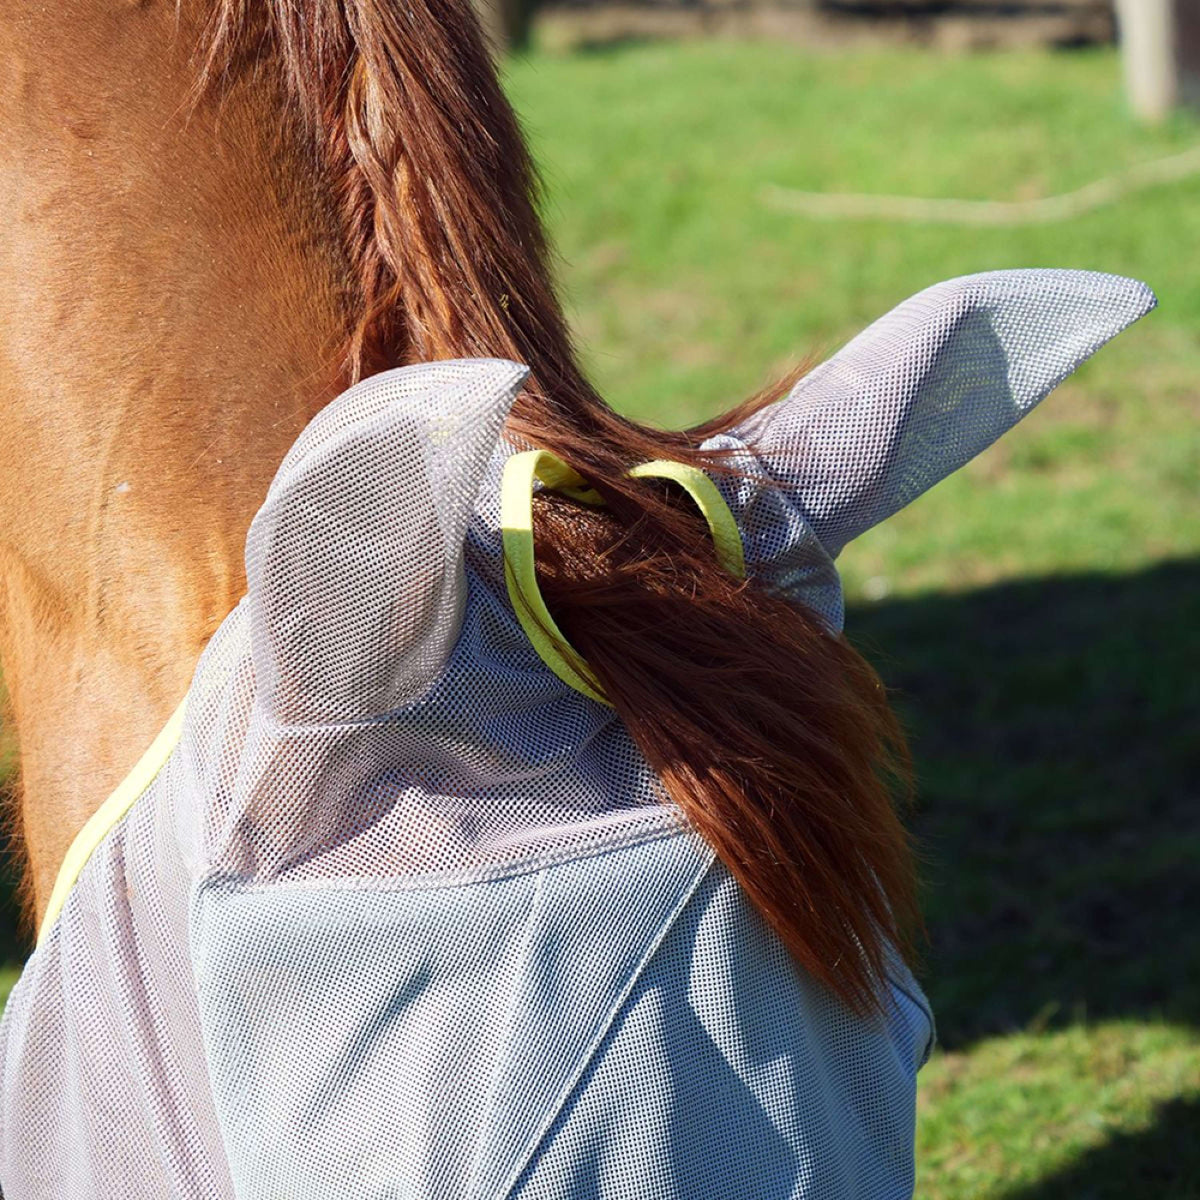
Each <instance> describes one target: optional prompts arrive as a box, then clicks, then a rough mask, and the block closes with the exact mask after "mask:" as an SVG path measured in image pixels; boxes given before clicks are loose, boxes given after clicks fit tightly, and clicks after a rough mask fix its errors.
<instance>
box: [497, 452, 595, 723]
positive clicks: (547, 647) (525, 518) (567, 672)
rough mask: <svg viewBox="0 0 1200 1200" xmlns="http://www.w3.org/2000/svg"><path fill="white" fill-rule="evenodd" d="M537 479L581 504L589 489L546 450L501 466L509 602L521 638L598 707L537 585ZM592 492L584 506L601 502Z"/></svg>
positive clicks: (590, 679)
mask: <svg viewBox="0 0 1200 1200" xmlns="http://www.w3.org/2000/svg"><path fill="white" fill-rule="evenodd" d="M535 478H536V479H540V480H541V481H542V482H543V483H544V484H546V486H547V487H552V488H554V489H555V490H556V491H558V490H562V491H565V490H566V489H567V488H570V489H572V490H573V491H574V493H575V496H576V498H577V499H581V500H583V499H584V497H585V495H586V494H587V492H588V491H590V489H588V487H587V484H586V482H585V481H584V480H583V479H582V478H581V477H580V476H579V475H577V474H576V473H575V472H574V471H572V470H571V468H570V467H568V466H567V464H566V463H564V462H563V461H562V459H560V458H559V457H558V456H557V455H556V454H552V453H551V452H550V451H549V450H524V451H522V452H521V453H520V454H514V455H513V456H512V457H511V458H510V459H509V460H508V462H506V463H505V464H504V479H503V481H502V482H501V484H500V525H501V528H502V531H503V535H502V536H503V539H504V582H505V583H506V584H507V585H508V598H509V600H510V601H511V602H512V606H513V611H514V612H515V613H516V614H517V620H518V621H520V622H521V628H522V629H523V630H525V636H526V637H527V638H529V641H530V643H531V644H532V646H533V648H534V649H535V650H536V651H537V653H538V657H539V658H540V659H541V660H542V662H544V663H545V664H546V666H548V667H549V668H550V670H552V671H553V672H554V673H555V675H557V676H558V677H559V679H561V680H562V681H563V683H565V684H566V685H567V686H568V687H572V688H574V689H575V690H576V691H577V692H582V693H583V694H584V695H585V696H587V697H588V698H589V699H591V700H595V701H596V702H597V703H599V704H608V701H607V700H605V698H604V693H603V692H602V691H601V690H600V684H599V683H598V682H597V681H596V679H595V678H594V676H593V675H592V673H591V671H589V670H588V666H587V663H585V662H584V661H583V659H582V658H581V657H580V655H579V654H577V653H576V652H575V651H574V650H573V649H572V648H571V643H570V642H568V641H567V639H566V638H565V637H564V636H563V632H562V630H561V629H559V627H558V626H557V625H556V624H555V623H554V618H553V617H552V616H551V615H550V610H549V609H548V608H547V607H546V602H545V601H544V600H543V599H542V592H541V589H540V588H539V587H538V581H537V569H536V565H535V558H534V552H533V481H534V479H535ZM591 494H592V495H593V496H595V500H594V501H593V500H591V499H586V500H584V502H585V503H596V502H597V501H598V502H599V503H601V504H602V503H603V500H602V499H601V498H600V496H599V494H598V493H595V492H592V493H591ZM610 707H611V706H610Z"/></svg>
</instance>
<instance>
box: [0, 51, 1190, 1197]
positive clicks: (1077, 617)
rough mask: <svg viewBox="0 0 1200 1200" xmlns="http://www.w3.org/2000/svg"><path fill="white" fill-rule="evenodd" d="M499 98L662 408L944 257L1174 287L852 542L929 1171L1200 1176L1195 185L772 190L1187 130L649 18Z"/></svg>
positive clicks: (1109, 69)
mask: <svg viewBox="0 0 1200 1200" xmlns="http://www.w3.org/2000/svg"><path fill="white" fill-rule="evenodd" d="M509 87H510V92H511V94H512V96H513V97H514V99H515V101H516V103H517V106H518V108H519V110H520V112H521V113H522V116H523V118H524V121H525V124H526V126H527V129H528V131H529V133H530V135H531V138H532V141H533V144H534V148H535V152H536V154H537V157H538V160H539V162H540V163H541V165H542V168H543V171H544V174H545V177H546V181H547V189H548V190H547V200H546V212H547V217H548V219H549V221H550V225H551V228H552V231H553V234H554V237H555V239H556V241H557V244H558V246H559V249H560V251H561V254H562V268H561V275H562V282H563V285H564V288H565V291H566V293H567V294H568V296H569V300H570V304H571V307H572V311H573V315H574V319H575V323H576V327H577V329H578V332H579V337H580V341H581V343H582V346H583V348H584V351H585V355H586V357H587V360H588V361H589V363H590V364H591V366H592V368H593V371H594V374H595V377H596V379H597V380H598V382H599V383H600V384H601V385H602V387H603V389H604V390H605V392H606V394H607V395H608V396H609V398H610V399H611V400H612V402H613V403H614V404H615V405H616V406H617V407H619V408H621V409H623V410H624V411H626V412H629V413H631V414H636V415H638V416H640V417H642V418H644V419H648V420H652V421H655V422H657V423H661V424H681V423H685V422H689V421H692V420H695V419H697V418H699V417H701V416H704V415H707V414H709V413H712V412H714V411H715V410H717V409H719V408H721V407H722V406H724V405H726V404H728V403H731V402H732V401H734V400H736V399H739V398H740V397H742V396H743V395H745V394H746V393H748V392H750V391H752V390H754V389H756V388H757V387H758V386H760V385H761V384H762V383H763V382H765V381H766V380H767V379H768V378H769V377H770V376H772V375H773V374H776V373H778V372H780V371H782V370H783V369H785V368H786V367H788V366H790V365H791V364H792V363H794V362H796V361H797V360H800V359H803V358H804V357H806V356H807V355H809V354H812V353H816V354H821V355H823V354H825V353H827V352H828V351H830V350H832V349H834V348H836V346H837V345H838V344H840V343H841V342H842V341H843V340H844V339H845V338H846V337H848V336H849V335H850V334H852V333H853V332H855V331H856V330H857V329H858V328H860V327H861V326H862V325H863V324H865V323H866V322H867V321H869V320H871V319H872V318H873V317H875V316H878V315H880V314H881V313H882V312H884V311H885V310H886V309H888V308H889V307H890V306H892V305H893V304H895V303H897V302H898V301H900V300H902V299H903V298H904V297H905V296H907V295H909V294H911V293H913V292H915V291H917V290H919V289H920V288H922V287H924V286H926V285H927V284H930V283H933V282H935V281H937V280H940V279H944V278H947V277H950V276H953V275H958V274H963V273H967V272H972V271H979V270H986V269H991V268H1000V267H1015V266H1071V267H1087V268H1092V269H1098V270H1106V271H1114V272H1119V273H1124V274H1130V275H1136V276H1138V277H1139V278H1142V279H1145V280H1146V281H1147V282H1149V283H1150V284H1151V285H1152V286H1153V287H1154V288H1155V289H1156V290H1157V291H1158V294H1159V296H1160V299H1161V301H1162V307H1161V309H1160V310H1159V311H1158V312H1157V313H1155V314H1154V315H1153V316H1151V317H1150V318H1148V319H1147V320H1146V321H1145V322H1143V323H1142V324H1141V325H1139V326H1137V327H1135V329H1134V330H1133V331H1131V332H1130V333H1128V334H1126V335H1124V336H1123V337H1122V338H1121V339H1119V340H1118V342H1117V343H1115V344H1114V345H1113V346H1112V347H1110V348H1108V349H1106V350H1105V351H1103V352H1102V353H1101V354H1100V355H1098V356H1097V358H1096V359H1095V360H1094V362H1093V363H1092V364H1090V365H1089V366H1087V367H1086V368H1085V369H1084V370H1082V371H1081V372H1080V373H1079V374H1078V375H1077V376H1076V377H1075V378H1074V379H1073V380H1072V381H1070V382H1069V383H1068V384H1067V385H1066V386H1064V387H1063V388H1062V389H1061V390H1060V392H1059V393H1058V394H1057V395H1056V396H1055V397H1054V398H1053V399H1051V400H1050V401H1049V402H1048V403H1047V405H1046V406H1045V407H1044V408H1043V409H1041V410H1039V412H1038V413H1037V414H1036V415H1035V416H1034V417H1032V418H1031V420H1030V421H1028V422H1026V423H1025V424H1024V425H1022V426H1021V427H1020V428H1018V429H1017V430H1015V431H1014V432H1013V433H1012V434H1010V435H1009V436H1008V437H1006V439H1005V440H1004V441H1003V443H1001V444H1000V445H998V446H996V447H994V448H993V449H992V450H990V451H988V452H987V453H986V454H985V455H983V456H982V457H981V458H980V459H978V460H976V462H975V463H973V464H972V465H971V466H970V467H969V468H967V469H966V470H964V471H963V472H961V473H960V474H959V475H958V476H956V477H955V478H953V479H951V480H949V481H947V482H946V483H945V484H943V485H941V486H939V487H938V488H937V489H935V490H934V491H933V492H931V493H930V494H929V495H928V496H926V497H924V498H923V499H922V500H920V501H918V502H917V503H916V504H914V505H912V506H911V507H910V508H909V509H908V510H906V511H905V512H903V513H901V514H900V515H899V516H897V517H896V518H894V519H893V520H892V521H890V522H889V523H888V524H887V525H886V526H884V527H881V528H879V529H877V530H875V531H873V532H872V533H870V534H868V535H867V536H866V537H864V538H863V539H861V541H860V542H859V543H856V544H855V545H853V546H851V547H850V548H849V549H848V550H847V551H846V553H845V555H844V557H843V559H842V567H843V572H844V576H845V579H846V583H847V592H848V597H849V600H850V612H849V616H848V622H847V625H848V630H849V632H850V634H851V636H852V638H853V639H854V640H856V642H857V643H858V644H859V645H860V646H861V647H862V648H863V649H864V650H866V651H867V653H869V654H870V655H871V656H872V657H873V659H874V660H875V661H876V663H877V665H878V666H879V668H880V670H881V671H882V673H883V674H884V676H885V678H886V679H887V681H888V683H889V684H890V685H891V686H892V687H893V688H895V689H896V693H897V699H898V703H899V704H900V706H901V708H902V711H903V712H904V714H905V718H906V720H907V723H908V725H909V728H910V730H911V734H912V739H913V745H914V749H915V753H916V755H917V759H918V765H919V773H920V781H921V800H920V806H919V810H918V811H917V812H916V813H915V814H914V825H915V827H916V829H917V832H918V834H919V836H920V838H921V842H922V846H923V853H924V856H925V859H926V862H927V866H926V872H925V874H926V878H927V881H928V882H927V894H926V911H927V913H928V916H929V926H930V945H929V951H928V955H927V961H926V964H925V967H924V971H923V978H924V980H925V982H926V985H927V989H928V991H929V993H930V996H931V998H932V1000H933V1002H934V1006H935V1009H936V1011H937V1013H938V1017H939V1027H940V1034H941V1048H940V1049H939V1051H938V1052H937V1054H936V1056H935V1058H934V1060H933V1061H932V1062H931V1063H930V1065H929V1066H928V1067H927V1068H926V1070H925V1071H924V1072H923V1074H922V1095H921V1119H920V1132H919V1141H920V1149H919V1152H920V1159H919V1170H920V1178H919V1186H918V1195H919V1196H921V1197H924V1198H928V1200H965V1198H970V1200H976V1198H981V1200H1000V1198H1004V1200H1051V1198H1054V1200H1058V1198H1059V1197H1071V1200H1092V1198H1104V1200H1107V1198H1110V1197H1111V1198H1113V1200H1116V1198H1117V1197H1120V1198H1121V1200H1129V1198H1141V1197H1153V1198H1155V1200H1160V1198H1166V1200H1184V1198H1186V1197H1200V932H1198V930H1197V922H1196V914H1197V912H1200V887H1198V884H1197V880H1198V876H1200V865H1198V863H1200V804H1198V803H1197V801H1198V799H1200V797H1198V796H1197V791H1198V788H1197V782H1196V781H1197V780H1200V749H1198V746H1200V741H1198V739H1197V736H1196V734H1197V718H1198V715H1200V682H1198V679H1200V673H1198V672H1197V669H1196V667H1197V664H1198V663H1200V523H1198V522H1197V520H1196V515H1197V513H1196V510H1197V505H1196V497H1197V490H1198V487H1200V422H1198V421H1197V417H1198V415H1200V388H1198V385H1197V380H1198V379H1200V273H1198V272H1197V270H1196V261H1197V248H1198V247H1200V179H1197V180H1195V181H1189V182H1183V183H1175V184H1170V185H1164V186H1160V187H1156V188H1153V189H1151V190H1147V191H1145V192H1142V193H1139V194H1138V195H1136V196H1131V197H1128V198H1126V199H1125V200H1123V201H1122V202H1120V203H1119V204H1116V205H1114V206H1112V207H1110V208H1106V209H1104V210H1101V211H1098V212H1095V213H1092V214H1089V215H1087V216H1084V217H1081V218H1078V219H1076V220H1073V221H1071V222H1069V223H1063V224H1056V225H1044V226H1037V227H1026V228H1002V229H963V228H949V227H941V226H937V225H905V226H897V225H892V224H887V223H884V222H879V221H846V222H841V223H833V222H820V221H815V220H811V219H806V218H801V217H798V216H795V215H791V214H785V213H781V212H778V211H775V210H773V209H772V208H770V207H769V206H768V205H767V204H766V203H765V202H764V200H763V195H762V193H763V189H764V186H765V185H767V184H775V185H780V186H785V187H793V188H805V189H822V190H831V191H832V190H844V191H856V192H890V193H899V194H909V195H917V196H930V197H937V196H945V197H963V198H972V197H975V198H991V199H1021V198H1033V197H1037V196H1042V195H1051V194H1055V193H1058V192H1062V191H1066V190H1070V189H1072V188H1076V187H1079V186H1081V185H1083V184H1085V183H1087V182H1089V181H1090V180H1092V179H1095V178H1097V177H1099V176H1102V175H1105V174H1107V173H1109V172H1110V171H1113V170H1117V169H1122V168H1125V167H1129V166H1131V165H1134V164H1138V163H1142V162H1146V161H1148V160H1150V159H1153V158H1155V157H1158V156H1162V155H1166V154H1171V153H1174V152H1177V151H1181V150H1184V149H1187V148H1188V147H1191V146H1193V145H1197V144H1200V124H1197V123H1196V122H1195V121H1192V120H1189V119H1184V118H1180V119H1178V120H1177V121H1175V122H1174V123H1172V124H1169V125H1167V126H1166V127H1164V128H1162V129H1159V130H1156V131H1147V130H1144V129H1140V128H1138V127H1136V126H1135V125H1134V124H1132V123H1131V122H1130V121H1129V120H1128V119H1127V118H1126V116H1125V115H1124V112H1123V109H1122V104H1121V96H1120V90H1119V82H1118V67H1117V62H1116V60H1115V57H1114V56H1113V55H1112V54H1111V53H1109V52H1086V53H1070V54H1061V55H1049V54H1032V53H1022V54H1014V55H1004V56H994V57H973V58H936V57H933V56H929V55H925V54H922V53H919V52H916V51H911V52H898V51H888V52H886V53H885V52H879V53H873V54H859V55H855V56H854V57H845V56H839V55H822V56H815V55H807V54H805V53H804V52H802V51H801V50H798V49H796V48H794V47H786V46H770V45H755V46H749V45H736V44H720V43H718V44H705V43H695V44H688V45H649V44H647V45H630V46H624V47H618V48H614V49H607V50H596V51H592V52H580V53H575V54H571V55H563V56H556V55H550V54H534V55H532V56H530V57H529V58H528V59H526V60H523V61H520V62H517V63H515V64H513V66H512V67H511V69H510V72H509ZM6 986H7V981H5V980H4V979H3V978H0V991H2V990H3V989H4V988H5V987H6Z"/></svg>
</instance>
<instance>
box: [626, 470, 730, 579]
mask: <svg viewBox="0 0 1200 1200" xmlns="http://www.w3.org/2000/svg"><path fill="white" fill-rule="evenodd" d="M629 474H630V475H632V476H633V477H634V478H635V479H670V480H672V481H673V482H675V483H677V484H679V486H680V487H681V488H683V489H684V491H686V492H687V494H688V495H689V496H691V498H692V499H693V500H694V501H695V502H696V507H697V508H698V509H699V510H700V514H701V516H703V517H704V520H705V521H706V522H707V523H708V528H709V531H710V532H711V534H712V540H713V546H714V547H715V548H716V551H717V560H718V561H719V562H720V564H721V566H723V567H724V568H725V570H727V571H728V572H729V573H730V575H736V576H737V577H738V578H739V579H744V578H745V576H746V554H745V551H744V550H743V549H742V532H741V530H740V529H738V525H737V521H736V520H735V519H734V515H733V513H731V512H730V511H729V505H728V504H726V503H725V497H724V496H722V495H721V493H720V492H719V491H718V490H717V485H716V484H715V483H713V481H712V480H711V479H709V477H708V476H707V475H706V474H705V473H704V472H703V471H702V470H700V468H699V467H692V466H688V465H687V464H686V463H680V462H673V461H671V460H670V459H665V458H664V459H656V460H655V461H654V462H647V463H641V464H639V465H638V466H636V467H632V468H631V469H630V471H629Z"/></svg>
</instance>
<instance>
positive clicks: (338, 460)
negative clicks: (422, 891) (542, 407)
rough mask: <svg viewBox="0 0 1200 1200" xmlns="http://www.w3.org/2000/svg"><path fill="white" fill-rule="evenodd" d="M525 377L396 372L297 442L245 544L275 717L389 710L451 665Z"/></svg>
mask: <svg viewBox="0 0 1200 1200" xmlns="http://www.w3.org/2000/svg"><path fill="white" fill-rule="evenodd" d="M527 373H528V369H527V368H525V367H522V366H520V365H518V364H516V363H511V362H506V361H502V360H495V359H482V360H461V361H451V362H442V363H436V364H431V365H422V366H419V367H408V368H400V369H399V370H397V371H393V372H390V373H388V376H387V377H386V378H384V377H380V376H375V377H374V378H372V379H371V380H369V381H368V382H367V384H366V385H360V386H359V387H358V388H354V389H352V390H351V391H349V392H347V393H346V394H345V395H344V396H342V397H340V398H339V399H338V400H336V401H335V402H334V403H333V404H331V405H330V406H329V407H328V408H326V409H325V410H324V411H323V412H322V413H321V414H320V415H319V416H318V417H317V418H316V420H314V421H313V422H312V424H311V425H310V426H309V428H308V429H307V430H306V431H305V432H304V434H303V435H302V436H301V438H300V440H299V441H298V442H297V444H296V445H295V446H294V447H293V449H292V451H291V452H290V453H289V454H288V456H287V458H286V459H285V460H284V462H283V465H282V466H281V467H280V470H279V473H278V474H277V475H276V478H275V481H274V483H273V484H272V485H271V489H270V491H269V492H268V495H267V501H266V503H265V504H264V505H263V508H262V509H261V510H260V512H259V513H258V515H257V516H256V517H255V519H254V522H253V524H252V525H251V528H250V534H249V537H248V539H247V545H246V574H247V578H248V580H249V597H250V608H251V618H250V619H251V631H252V634H251V635H252V641H253V647H254V664H255V669H256V673H257V678H258V686H259V692H260V696H261V698H262V700H263V702H264V703H265V704H266V705H267V706H268V707H269V708H270V709H271V711H272V712H273V713H274V715H275V717H276V719H277V720H279V721H281V722H284V723H288V724H301V723H306V722H315V721H349V720H356V719H362V718H364V717H369V716H373V715H377V714H380V713H384V712H387V711H389V710H390V709H393V708H395V707H397V706H398V705H400V704H401V703H403V702H404V701H405V700H407V699H410V698H412V697H413V696H415V695H417V694H419V693H420V692H421V691H422V690H423V689H424V687H425V686H426V685H427V684H428V682H429V679H430V677H431V675H433V674H435V673H436V672H437V670H439V669H440V667H441V666H442V664H444V662H445V660H446V658H447V656H448V653H449V649H450V646H451V644H452V643H453V641H454V638H455V636H456V634H457V631H458V625H459V622H460V619H461V614H462V603H463V587H462V553H463V551H462V543H463V537H464V534H465V532H466V527H467V521H468V519H469V517H470V513H471V507H472V505H473V503H474V501H475V497H476V495H477V493H478V490H479V484H480V480H481V478H482V475H483V471H484V468H485V467H486V465H487V462H488V459H489V456H490V455H491V453H492V451H493V449H494V447H495V444H496V439H497V438H498V436H499V434H500V430H501V427H502V426H503V423H504V420H505V418H506V417H507V415H508V411H509V409H510V407H511V406H512V403H513V400H514V399H515V397H516V395H517V392H518V391H519V389H520V386H521V383H522V381H523V380H524V378H525V376H526V375H527Z"/></svg>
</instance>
